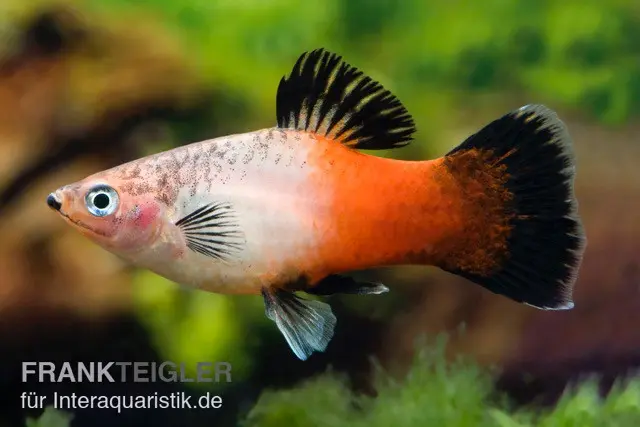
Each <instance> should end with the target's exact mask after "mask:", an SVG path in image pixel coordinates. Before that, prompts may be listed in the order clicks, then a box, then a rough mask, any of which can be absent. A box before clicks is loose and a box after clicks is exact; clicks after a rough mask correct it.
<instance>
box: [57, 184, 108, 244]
mask: <svg viewBox="0 0 640 427" xmlns="http://www.w3.org/2000/svg"><path fill="white" fill-rule="evenodd" d="M47 205H48V206H49V207H50V208H51V209H52V210H54V211H56V212H58V213H59V214H60V216H62V217H63V218H64V219H66V220H67V221H69V222H70V223H72V224H75V225H77V226H78V227H80V228H84V229H85V230H87V231H90V232H91V233H94V234H97V235H99V236H102V237H108V236H107V235H106V234H105V233H104V232H100V231H97V230H94V229H93V228H90V227H89V226H88V225H87V224H85V223H84V222H82V221H80V220H76V219H73V218H71V217H70V216H69V215H67V214H66V213H64V211H63V210H62V201H61V200H60V197H59V196H58V193H57V192H55V193H51V194H49V195H48V196H47Z"/></svg>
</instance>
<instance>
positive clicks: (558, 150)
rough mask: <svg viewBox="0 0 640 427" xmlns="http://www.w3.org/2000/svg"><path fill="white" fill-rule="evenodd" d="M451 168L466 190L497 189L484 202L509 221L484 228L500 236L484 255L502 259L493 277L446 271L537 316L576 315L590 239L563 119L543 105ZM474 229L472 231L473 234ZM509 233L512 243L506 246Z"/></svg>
mask: <svg viewBox="0 0 640 427" xmlns="http://www.w3.org/2000/svg"><path fill="white" fill-rule="evenodd" d="M471 159H476V160H475V162H477V160H478V159H480V160H481V161H480V162H477V163H474V161H473V160H471ZM445 164H447V165H448V167H449V170H450V172H451V173H452V175H454V176H457V180H458V182H460V183H463V182H464V183H465V184H460V187H461V188H463V187H465V188H472V187H473V184H474V183H478V182H482V181H481V180H485V181H484V182H489V183H490V184H491V185H486V186H485V191H484V194H485V195H487V194H493V196H491V197H495V200H498V199H499V200H500V203H499V204H498V203H496V204H495V205H496V206H497V207H498V209H497V210H495V211H494V212H498V214H497V216H496V218H498V217H500V218H502V219H503V220H504V221H501V223H500V224H499V226H497V227H495V228H494V229H493V230H492V229H491V227H488V226H486V225H482V224H481V226H482V227H481V228H482V229H483V230H486V233H492V234H491V235H488V234H487V236H489V237H487V239H488V240H485V242H488V243H489V244H488V245H486V246H485V247H484V248H481V250H483V251H484V253H487V252H490V251H492V250H493V251H494V252H493V253H496V254H498V253H499V252H502V253H501V255H500V256H496V257H492V259H493V260H494V261H495V265H494V266H493V267H492V268H491V269H479V268H477V264H476V267H475V268H474V267H472V265H473V264H472V263H470V262H458V266H451V265H450V266H448V267H445V268H444V269H445V270H448V271H450V272H453V273H455V274H459V275H461V276H463V277H466V278H468V279H470V280H471V281H473V282H476V283H478V284H480V285H482V286H484V287H485V288H487V289H489V290H490V291H493V292H495V293H498V294H501V295H505V296H507V297H509V298H511V299H513V300H516V301H519V302H522V303H525V304H528V305H531V306H534V307H537V308H541V309H550V310H562V309H570V308H573V305H574V303H573V297H572V294H573V285H574V282H575V280H576V278H577V272H578V269H579V266H580V264H581V261H582V255H583V252H584V248H585V245H586V239H585V235H584V231H583V227H582V223H581V220H580V217H579V215H578V211H577V208H578V203H577V200H576V197H575V194H574V189H573V183H574V176H575V162H574V156H573V149H572V142H571V139H570V136H569V133H568V131H567V129H566V127H565V125H564V124H563V123H562V122H561V121H560V119H559V118H558V116H557V115H556V113H554V112H553V111H551V110H550V109H548V108H546V107H544V106H542V105H527V106H524V107H522V108H520V109H518V110H516V111H513V112H511V113H509V114H507V115H505V116H503V117H502V118H500V119H498V120H495V121H494V122H492V123H490V124H489V125H487V126H486V127H484V128H483V129H481V130H480V131H479V132H478V133H476V134H475V135H472V136H471V137H469V138H468V139H467V140H466V141H464V142H463V143H462V144H461V145H459V146H458V147H456V148H455V149H453V150H452V151H451V152H450V153H448V154H447V155H446V156H445ZM470 165H474V166H471V167H470ZM472 181H473V182H472ZM502 190H504V192H503V191H502ZM499 194H501V195H500V196H498V195H499ZM484 200H485V202H483V203H482V204H481V206H478V208H479V209H481V210H482V213H481V214H479V216H483V215H484V218H489V214H488V213H487V212H489V211H491V203H490V202H487V200H489V199H486V198H485V199H484ZM486 222H489V221H486ZM472 229H473V225H469V229H468V230H467V231H468V232H469V233H472V232H471V230H472ZM503 231H506V233H505V234H504V236H505V239H504V241H499V238H498V237H497V236H500V235H501V233H502V232H503ZM486 233H485V234H486ZM479 235H480V234H479ZM491 236H493V237H491ZM492 239H493V240H492Z"/></svg>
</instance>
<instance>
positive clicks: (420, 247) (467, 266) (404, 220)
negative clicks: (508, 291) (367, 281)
mask: <svg viewBox="0 0 640 427" xmlns="http://www.w3.org/2000/svg"><path fill="white" fill-rule="evenodd" d="M313 142H314V143H316V144H317V146H318V150H317V154H316V155H315V157H314V158H313V159H312V161H313V166H314V170H316V172H315V173H316V176H314V177H313V181H312V182H313V186H314V189H313V191H318V192H320V193H321V194H326V192H329V193H330V194H332V197H331V200H332V202H331V204H330V206H327V207H326V208H325V211H323V212H321V215H319V216H318V217H317V218H314V219H313V220H312V221H313V225H312V226H314V227H316V228H317V229H318V231H319V232H321V233H322V239H321V244H320V246H319V247H318V248H317V250H316V251H315V253H313V254H309V258H308V260H305V261H304V262H305V263H306V264H307V265H306V266H305V267H306V268H303V271H307V272H308V274H309V275H310V277H311V278H312V282H315V281H317V280H320V279H321V278H323V277H324V276H326V275H327V274H331V273H340V272H347V271H352V270H360V269H366V268H371V267H375V266H382V265H400V264H425V265H436V266H440V267H443V268H457V269H461V270H464V271H467V272H472V273H476V274H489V273H490V272H491V271H493V270H495V269H496V268H498V267H499V266H500V264H501V260H502V259H504V257H505V256H506V251H507V239H508V236H509V232H510V230H509V217H508V215H507V214H506V212H505V203H506V202H507V201H508V200H509V198H510V197H511V195H510V193H509V192H508V191H507V190H506V189H505V187H504V183H505V181H506V176H504V168H503V167H496V168H493V167H492V166H491V162H490V161H489V158H490V153H480V152H462V153H457V154H456V155H454V156H452V157H447V158H439V159H435V160H430V161H400V160H392V159H385V158H380V157H374V156H369V155H366V154H362V153H359V152H357V151H354V150H351V149H349V148H346V147H344V146H343V145H341V144H339V143H337V142H335V141H328V140H323V139H321V138H319V139H318V140H317V141H313Z"/></svg>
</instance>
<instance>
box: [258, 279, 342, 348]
mask: <svg viewBox="0 0 640 427" xmlns="http://www.w3.org/2000/svg"><path fill="white" fill-rule="evenodd" d="M262 296H263V298H264V304H265V312H266V315H267V317H268V318H269V319H271V320H273V321H274V322H275V323H276V325H277V326H278V329H279V330H280V332H281V333H282V335H284V338H285V339H286V340H287V343H288V344H289V347H291V350H293V352H294V353H295V355H296V356H297V357H298V358H299V359H300V360H306V359H307V358H308V357H309V356H310V355H311V353H313V352H314V351H319V352H322V351H324V350H325V349H326V348H327V345H328V344H329V341H331V338H332V337H333V330H334V327H335V325H336V317H335V315H334V314H333V313H332V311H331V306H329V304H326V303H323V302H321V301H314V300H307V299H304V298H300V297H299V296H297V295H296V294H294V293H293V292H289V291H284V290H279V289H267V288H263V289H262Z"/></svg>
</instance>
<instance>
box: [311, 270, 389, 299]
mask: <svg viewBox="0 0 640 427" xmlns="http://www.w3.org/2000/svg"><path fill="white" fill-rule="evenodd" d="M305 292H306V293H308V294H312V295H335V294H356V295H379V294H384V293H385V292H389V288H387V287H386V286H385V285H383V284H382V283H377V282H358V281H357V280H355V279H354V278H353V277H349V276H342V275H339V274H332V275H330V276H327V277H325V278H324V279H322V280H321V281H319V282H318V283H317V284H316V285H315V286H313V287H311V288H307V289H305Z"/></svg>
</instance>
